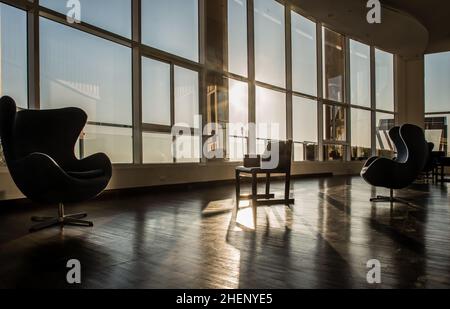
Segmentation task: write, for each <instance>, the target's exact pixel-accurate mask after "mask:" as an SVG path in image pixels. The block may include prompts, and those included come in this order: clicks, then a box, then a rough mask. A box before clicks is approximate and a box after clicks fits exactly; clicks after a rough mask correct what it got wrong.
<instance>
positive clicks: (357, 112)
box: [351, 108, 372, 161]
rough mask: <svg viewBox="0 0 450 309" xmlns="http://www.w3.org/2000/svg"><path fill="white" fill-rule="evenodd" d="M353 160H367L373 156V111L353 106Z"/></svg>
mask: <svg viewBox="0 0 450 309" xmlns="http://www.w3.org/2000/svg"><path fill="white" fill-rule="evenodd" d="M351 118H352V127H351V128H352V129H351V131H352V160H356V161H357V160H359V161H360V160H367V159H368V158H370V157H371V156H372V126H371V124H372V120H371V118H372V112H371V111H368V110H364V109H358V108H352V116H351Z"/></svg>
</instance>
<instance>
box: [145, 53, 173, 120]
mask: <svg viewBox="0 0 450 309" xmlns="http://www.w3.org/2000/svg"><path fill="white" fill-rule="evenodd" d="M170 83H171V81H170V64H168V63H165V62H160V61H157V60H153V59H150V58H145V57H144V58H142V121H143V122H144V123H150V124H156V125H163V126H170V125H171V123H172V120H171V108H170V104H171V103H170Z"/></svg>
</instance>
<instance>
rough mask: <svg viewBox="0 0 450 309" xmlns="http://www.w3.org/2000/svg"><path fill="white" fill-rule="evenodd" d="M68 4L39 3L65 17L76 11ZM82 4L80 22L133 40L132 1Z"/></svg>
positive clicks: (96, 0) (54, 0)
mask: <svg viewBox="0 0 450 309" xmlns="http://www.w3.org/2000/svg"><path fill="white" fill-rule="evenodd" d="M144 2H145V1H144ZM67 3H68V1H63V0H40V1H39V4H40V5H42V6H45V7H47V8H49V9H52V10H54V11H57V12H59V13H61V14H64V15H67V14H68V13H69V12H70V11H71V10H72V9H76V7H72V6H71V7H69V8H68V7H67ZM80 3H81V6H80V20H81V21H82V22H83V23H88V24H91V25H94V26H96V27H99V28H103V29H105V30H108V31H110V32H114V33H117V34H119V35H121V36H124V37H127V38H131V0H89V1H80ZM100 12H101V13H100ZM71 17H72V16H71ZM73 17H74V18H76V17H75V16H73Z"/></svg>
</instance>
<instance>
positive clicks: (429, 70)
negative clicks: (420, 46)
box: [425, 52, 450, 113]
mask: <svg viewBox="0 0 450 309" xmlns="http://www.w3.org/2000/svg"><path fill="white" fill-rule="evenodd" d="M449 85H450V52H446V53H440V54H432V55H425V105H426V112H427V113H439V112H448V111H450V102H449V98H450V87H449Z"/></svg>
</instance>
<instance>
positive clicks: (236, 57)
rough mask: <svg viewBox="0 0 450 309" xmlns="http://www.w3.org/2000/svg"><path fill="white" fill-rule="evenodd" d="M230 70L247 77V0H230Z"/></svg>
mask: <svg viewBox="0 0 450 309" xmlns="http://www.w3.org/2000/svg"><path fill="white" fill-rule="evenodd" d="M228 71H230V72H231V73H234V74H238V75H241V76H245V77H247V72H248V70H247V1H246V0H228Z"/></svg>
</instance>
